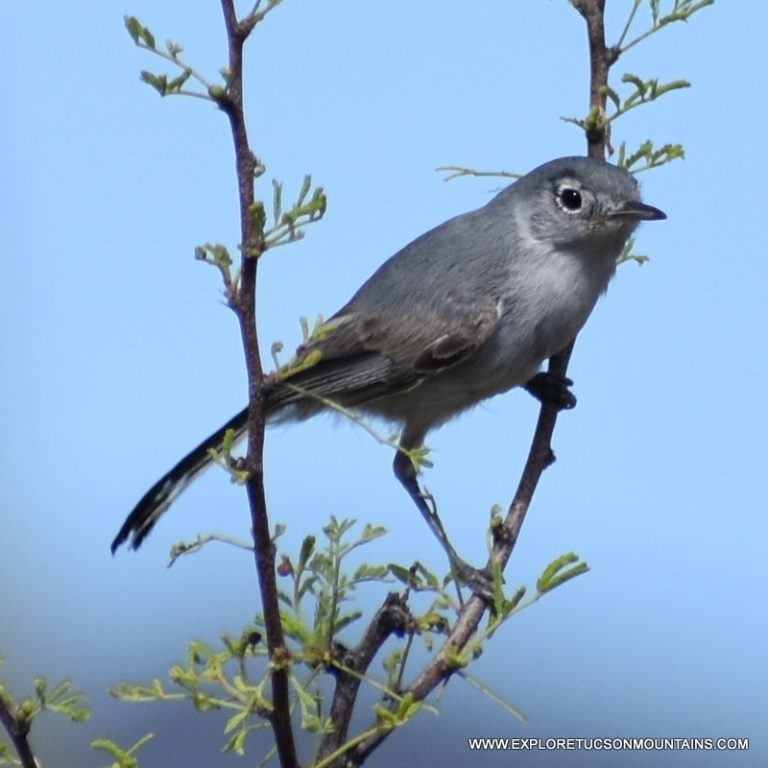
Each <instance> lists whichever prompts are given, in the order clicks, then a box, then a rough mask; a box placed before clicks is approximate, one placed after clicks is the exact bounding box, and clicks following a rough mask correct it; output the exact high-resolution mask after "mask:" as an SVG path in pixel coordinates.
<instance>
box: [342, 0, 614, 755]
mask: <svg viewBox="0 0 768 768" xmlns="http://www.w3.org/2000/svg"><path fill="white" fill-rule="evenodd" d="M571 1H572V4H573V5H574V7H575V8H576V10H578V11H579V13H580V14H581V15H582V16H583V17H584V19H585V21H586V22H587V35H588V39H589V52H590V92H589V103H590V109H593V110H594V109H598V110H602V112H603V113H604V112H605V100H606V96H605V91H604V90H603V86H605V85H607V84H608V72H609V70H610V67H611V65H612V64H613V63H614V62H615V61H616V59H617V58H618V52H617V51H616V50H615V49H609V48H607V47H606V45H605V28H604V10H605V0H571ZM606 128H607V126H601V125H600V123H598V127H597V128H595V129H594V130H591V131H590V130H588V131H587V154H588V155H589V156H590V157H594V158H597V159H604V158H605V151H606V145H607V142H608V135H607V130H606ZM574 343H575V339H574V341H572V342H571V343H570V344H569V345H568V346H567V347H566V348H565V349H564V350H563V351H562V352H559V353H558V354H556V355H554V356H553V357H551V358H550V360H549V364H548V370H549V372H550V373H554V374H556V375H558V376H561V377H565V375H566V372H567V369H568V363H569V361H570V358H571V354H572V352H573V347H574ZM557 414H558V408H557V407H556V406H554V405H552V404H549V403H544V404H542V406H541V410H540V412H539V418H538V422H537V424H536V429H535V431H534V435H533V439H532V441H531V448H530V450H529V453H528V458H527V460H526V463H525V466H524V467H523V471H522V474H521V476H520V481H519V483H518V487H517V491H516V492H515V496H514V498H513V500H512V502H511V504H510V506H509V509H508V511H507V515H506V517H505V519H504V524H503V526H502V527H501V531H500V533H499V534H497V536H496V541H495V543H494V547H493V551H492V553H491V558H492V560H493V561H496V562H497V563H498V564H499V565H500V566H501V568H502V569H503V568H504V567H505V566H506V564H507V562H508V561H509V558H510V557H511V555H512V552H513V550H514V548H515V545H516V544H517V540H518V537H519V535H520V530H521V528H522V525H523V522H524V521H525V516H526V514H527V512H528V508H529V507H530V504H531V501H532V499H533V495H534V493H535V491H536V487H537V485H538V482H539V480H540V478H541V475H542V473H543V472H544V470H545V469H546V468H547V467H548V466H549V465H550V464H551V463H552V462H553V461H554V453H553V452H552V435H553V433H554V429H555V424H556V422H557ZM489 565H490V562H489ZM487 609H488V605H487V604H486V602H485V601H484V600H483V599H482V598H481V597H478V596H477V595H473V596H472V597H471V598H470V599H469V600H468V601H467V602H466V604H465V605H464V607H463V608H462V610H461V612H460V613H459V616H458V618H457V621H456V624H455V625H454V627H453V629H452V630H451V632H450V634H449V636H448V639H447V641H446V643H445V645H444V646H443V648H442V649H441V650H440V652H439V653H438V654H437V655H436V656H435V657H434V658H433V659H432V660H431V661H430V662H429V664H428V665H427V666H426V667H425V669H424V670H423V671H422V672H421V674H419V676H418V677H417V678H416V679H415V680H414V681H413V682H412V683H411V685H410V686H409V687H408V689H407V691H406V693H411V694H412V695H413V697H414V700H416V701H421V700H423V699H424V698H426V697H427V696H428V695H429V694H430V693H431V692H432V691H434V690H435V688H437V686H438V685H440V684H441V683H443V682H445V681H447V680H448V679H449V678H450V677H451V675H452V674H453V673H454V671H455V670H456V662H455V661H454V659H455V655H456V652H457V651H461V650H462V649H463V648H464V647H465V646H466V645H467V643H468V642H469V641H470V640H471V638H472V636H473V635H474V634H475V632H476V631H477V629H478V627H479V626H480V622H481V621H482V619H483V616H484V615H485V612H486V610H487ZM389 733H391V731H387V730H379V731H377V732H376V733H375V734H374V735H372V736H371V737H369V738H368V739H366V740H365V741H363V742H361V743H360V744H358V745H357V746H356V747H355V749H354V750H353V751H352V753H351V754H350V755H349V756H348V762H347V764H348V765H360V764H362V763H363V762H364V761H365V759H366V758H367V757H368V756H369V755H370V754H371V752H373V751H374V750H375V749H376V748H377V747H378V746H379V745H380V744H381V743H382V742H383V741H384V739H385V738H386V737H387V736H388V735H389Z"/></svg>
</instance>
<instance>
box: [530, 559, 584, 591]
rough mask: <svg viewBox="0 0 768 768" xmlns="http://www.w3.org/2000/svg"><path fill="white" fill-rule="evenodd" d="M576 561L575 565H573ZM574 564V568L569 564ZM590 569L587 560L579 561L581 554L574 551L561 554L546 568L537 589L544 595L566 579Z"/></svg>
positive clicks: (537, 583)
mask: <svg viewBox="0 0 768 768" xmlns="http://www.w3.org/2000/svg"><path fill="white" fill-rule="evenodd" d="M574 563H575V565H573V564H574ZM569 565H573V567H572V568H567V566H569ZM588 570H589V566H588V565H587V564H586V563H585V562H579V556H578V555H576V554H574V553H573V552H568V553H567V554H565V555H561V556H560V557H558V558H555V559H554V560H553V561H552V562H551V563H550V564H549V565H548V566H547V567H546V568H545V569H544V572H543V573H542V574H541V576H540V577H539V579H538V581H537V582H536V589H537V590H538V592H539V594H541V595H543V594H545V593H546V592H550V591H551V590H553V589H555V588H556V587H559V586H560V585H561V584H564V583H565V582H566V581H569V580H570V579H573V578H575V577H576V576H580V575H581V574H582V573H586V572H587V571H588Z"/></svg>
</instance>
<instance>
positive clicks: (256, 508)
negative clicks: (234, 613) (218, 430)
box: [218, 0, 298, 768]
mask: <svg viewBox="0 0 768 768" xmlns="http://www.w3.org/2000/svg"><path fill="white" fill-rule="evenodd" d="M221 6H222V10H223V13H224V21H225V26H226V30H227V40H228V48H229V67H228V73H227V89H226V95H225V96H222V97H221V98H220V99H219V100H218V103H219V106H220V107H221V109H222V110H223V111H224V112H225V113H226V115H227V117H228V118H229V122H230V127H231V130H232V140H233V143H234V147H235V163H236V172H237V185H238V192H239V200H240V233H241V248H242V257H241V259H242V261H241V273H240V274H241V277H240V285H239V289H238V291H237V295H236V297H235V300H234V302H233V308H234V310H235V313H236V315H237V318H238V322H239V324H240V334H241V337H242V341H243V348H244V350H245V357H246V368H247V372H248V449H247V452H246V456H245V467H244V468H245V471H246V472H247V473H248V480H247V481H246V484H245V485H246V491H247V494H248V503H249V506H250V511H251V522H252V533H253V542H254V551H255V560H256V571H257V574H258V580H259V589H260V592H261V603H262V610H263V614H264V625H265V630H266V635H267V647H268V649H269V655H270V659H271V662H272V665H273V672H272V675H271V685H272V703H273V711H272V714H271V718H270V719H271V724H272V729H273V731H274V734H275V743H276V746H277V752H278V756H279V759H280V765H281V766H282V768H294V767H295V766H297V765H298V760H297V757H296V745H295V741H294V736H293V729H292V727H291V717H290V712H291V707H290V697H289V681H288V671H287V665H288V664H289V662H290V654H289V652H288V650H287V648H286V647H285V638H284V636H283V630H282V626H281V623H280V606H279V603H278V598H277V582H276V576H275V548H274V544H273V542H272V538H271V535H270V528H269V518H268V516H267V504H266V496H265V493H264V464H263V457H264V427H265V416H264V392H263V380H264V372H263V370H262V367H261V357H260V354H259V339H258V335H257V332H256V276H257V266H258V257H259V256H260V255H261V253H262V252H263V243H262V242H261V240H260V237H259V235H258V233H257V230H256V228H255V227H254V223H253V218H252V215H251V211H252V206H253V204H254V200H255V192H254V179H255V174H256V170H257V167H258V162H257V160H256V157H255V155H254V154H253V152H252V151H251V148H250V144H249V142H248V133H247V130H246V124H245V114H244V110H243V47H244V45H245V41H246V39H247V38H248V35H249V34H250V32H251V31H252V29H253V24H251V23H249V24H248V25H243V24H241V23H240V22H239V21H238V19H237V13H236V11H235V5H234V0H221Z"/></svg>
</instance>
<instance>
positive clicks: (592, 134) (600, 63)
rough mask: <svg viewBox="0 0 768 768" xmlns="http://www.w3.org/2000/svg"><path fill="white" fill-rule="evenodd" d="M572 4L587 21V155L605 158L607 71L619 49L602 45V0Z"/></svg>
mask: <svg viewBox="0 0 768 768" xmlns="http://www.w3.org/2000/svg"><path fill="white" fill-rule="evenodd" d="M571 3H572V4H573V7H574V8H575V9H576V10H577V11H578V12H579V13H580V14H581V15H582V17H583V18H584V21H586V22H587V39H588V40H589V69H590V77H589V107H590V118H588V125H587V128H586V133H587V155H589V157H594V158H595V159H597V160H605V150H606V147H607V146H608V144H609V142H610V138H611V137H610V126H609V123H608V120H607V118H606V114H605V104H606V91H605V87H606V86H607V85H608V70H609V69H610V68H611V65H612V64H614V63H615V62H616V60H617V59H618V58H619V54H620V53H621V49H619V48H607V47H606V45H605V24H604V15H605V0H571Z"/></svg>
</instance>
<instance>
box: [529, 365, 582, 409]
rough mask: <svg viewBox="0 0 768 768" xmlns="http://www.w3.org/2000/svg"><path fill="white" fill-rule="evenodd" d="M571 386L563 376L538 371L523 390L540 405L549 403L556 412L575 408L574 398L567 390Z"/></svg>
mask: <svg viewBox="0 0 768 768" xmlns="http://www.w3.org/2000/svg"><path fill="white" fill-rule="evenodd" d="M572 386H573V382H572V381H571V380H570V379H568V378H566V377H565V376H559V375H558V374H556V373H550V372H549V371H540V372H539V373H537V374H536V375H535V376H534V377H533V378H532V379H531V380H530V381H529V382H527V383H526V384H524V385H523V388H524V389H525V390H526V391H527V392H530V394H532V395H533V396H534V397H535V398H536V399H537V400H538V401H539V402H540V403H549V404H550V405H554V406H556V407H557V409H558V410H561V411H569V410H570V409H571V408H574V407H575V406H576V396H575V395H574V394H573V392H571V391H570V389H569V387H572Z"/></svg>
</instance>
